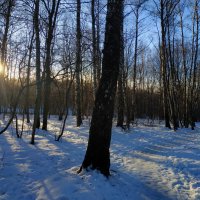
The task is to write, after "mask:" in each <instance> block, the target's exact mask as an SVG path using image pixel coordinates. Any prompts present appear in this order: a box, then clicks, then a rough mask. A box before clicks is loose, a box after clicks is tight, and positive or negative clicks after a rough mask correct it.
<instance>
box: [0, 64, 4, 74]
mask: <svg viewBox="0 0 200 200" xmlns="http://www.w3.org/2000/svg"><path fill="white" fill-rule="evenodd" d="M3 71H4V70H3V65H2V64H1V63H0V74H3Z"/></svg>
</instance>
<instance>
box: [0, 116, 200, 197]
mask: <svg viewBox="0 0 200 200" xmlns="http://www.w3.org/2000/svg"><path fill="white" fill-rule="evenodd" d="M1 123H2V122H1ZM197 125H198V126H199V127H200V124H197ZM60 126H61V122H59V121H57V118H51V120H50V131H49V132H47V133H45V132H43V131H41V130H40V131H38V132H37V135H36V145H34V146H33V145H31V144H29V142H30V137H31V136H30V131H28V130H26V131H25V133H24V135H23V138H22V139H17V138H16V136H15V134H14V129H13V128H9V130H8V131H7V132H5V133H4V134H3V135H0V200H11V199H12V200H75V199H76V200H82V199H88V200H93V199H95V200H110V199H114V200H175V199H178V200H187V199H196V200H198V199H200V173H199V170H200V128H199V127H198V126H197V128H196V130H194V131H191V130H190V129H179V130H178V131H177V132H174V131H172V130H168V129H166V128H164V127H163V126H162V125H159V124H157V125H156V126H152V127H151V126H144V125H141V124H140V125H138V126H137V127H133V128H131V130H130V131H129V132H127V131H125V132H124V131H122V130H121V129H120V128H116V127H114V128H113V135H112V144H111V177H110V178H109V179H107V178H105V177H104V176H102V175H101V174H100V173H99V172H98V171H89V172H86V171H83V172H81V174H79V175H77V173H76V171H77V170H78V169H79V167H80V164H81V162H82V160H83V158H84V154H85V150H86V146H87V140H88V129H89V124H88V121H87V120H85V121H84V124H83V126H81V127H80V128H77V127H76V124H75V118H73V117H69V118H68V120H67V123H66V130H65V132H64V137H63V138H62V141H61V142H56V141H55V140H54V138H55V135H54V134H55V133H57V134H58V132H59V129H60ZM27 127H28V126H26V127H25V128H27Z"/></svg>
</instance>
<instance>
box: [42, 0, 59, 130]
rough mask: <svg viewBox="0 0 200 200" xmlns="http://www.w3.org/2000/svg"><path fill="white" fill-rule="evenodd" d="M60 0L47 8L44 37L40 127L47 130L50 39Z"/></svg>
mask: <svg viewBox="0 0 200 200" xmlns="http://www.w3.org/2000/svg"><path fill="white" fill-rule="evenodd" d="M59 4H60V0H58V1H56V0H53V2H52V7H51V9H50V10H49V11H50V12H49V16H48V32H47V38H46V60H45V64H44V69H45V82H44V83H45V84H44V110H43V125H42V129H43V130H47V119H48V115H49V106H50V101H49V99H50V95H51V60H52V58H51V48H52V40H53V33H54V30H55V24H56V19H57V14H58V8H59Z"/></svg>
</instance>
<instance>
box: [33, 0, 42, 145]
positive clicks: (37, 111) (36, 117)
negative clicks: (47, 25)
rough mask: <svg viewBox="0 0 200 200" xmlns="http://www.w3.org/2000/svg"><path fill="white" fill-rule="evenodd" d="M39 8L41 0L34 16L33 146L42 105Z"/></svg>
mask: <svg viewBox="0 0 200 200" xmlns="http://www.w3.org/2000/svg"><path fill="white" fill-rule="evenodd" d="M39 8H40V0H36V1H35V10H34V16H33V23H34V29H35V40H36V101H35V108H34V121H33V130H32V136H31V144H35V132H36V128H38V125H39V122H40V104H41V89H42V83H41V77H40V70H41V67H40V28H39V26H40V25H39Z"/></svg>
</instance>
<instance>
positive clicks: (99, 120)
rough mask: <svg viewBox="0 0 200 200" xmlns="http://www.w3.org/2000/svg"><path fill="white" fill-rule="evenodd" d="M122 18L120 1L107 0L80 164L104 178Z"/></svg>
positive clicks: (108, 161)
mask: <svg viewBox="0 0 200 200" xmlns="http://www.w3.org/2000/svg"><path fill="white" fill-rule="evenodd" d="M122 18H123V0H119V1H113V0H108V4H107V17H106V32H105V41H104V51H103V54H104V55H103V61H102V77H101V79H100V83H99V88H98V90H97V93H96V98H95V105H94V109H93V114H92V121H91V127H90V131H89V141H88V147H87V151H86V154H85V158H84V161H83V163H82V167H81V169H82V168H88V167H89V166H91V167H92V169H97V170H99V171H100V172H101V173H102V174H104V175H105V176H107V177H108V176H109V175H110V171H109V168H110V152H109V148H110V141H111V130H112V118H113V113H114V101H115V94H116V87H117V79H118V73H119V65H120V41H121V37H122V36H121V31H120V29H121V26H122ZM81 169H80V170H79V172H80V171H81Z"/></svg>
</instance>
